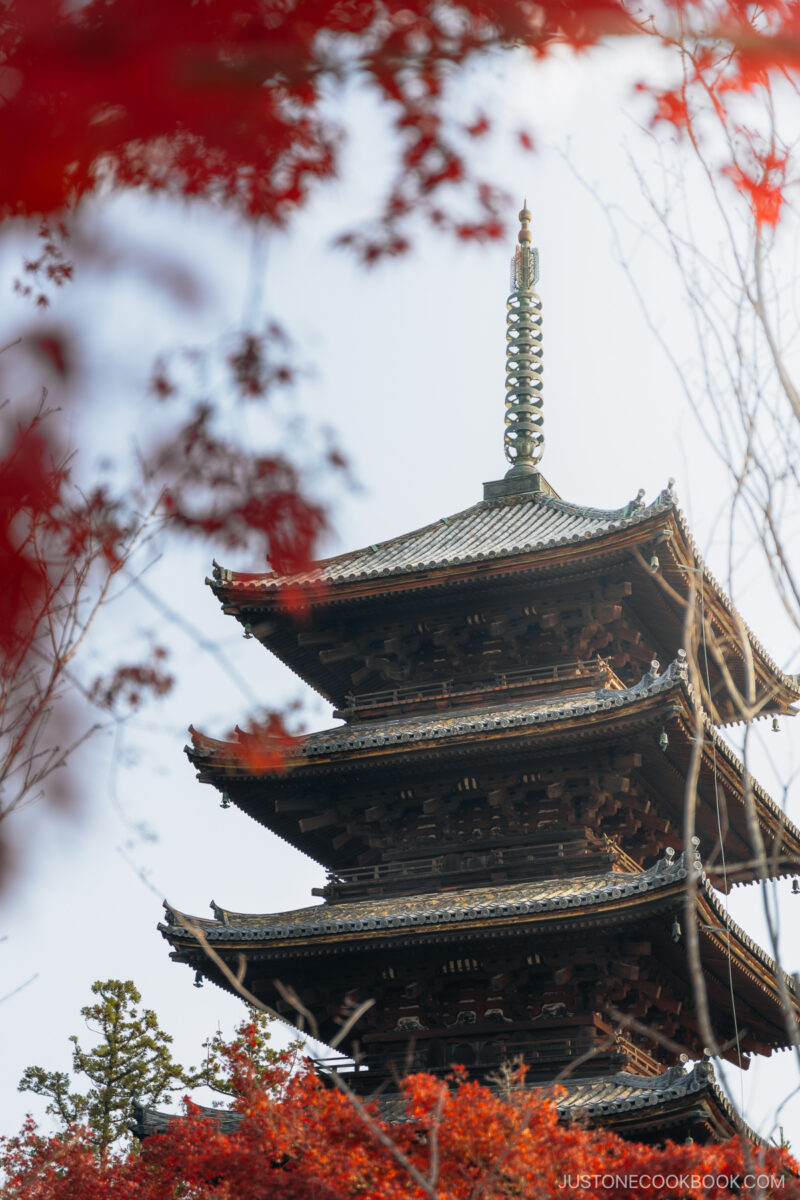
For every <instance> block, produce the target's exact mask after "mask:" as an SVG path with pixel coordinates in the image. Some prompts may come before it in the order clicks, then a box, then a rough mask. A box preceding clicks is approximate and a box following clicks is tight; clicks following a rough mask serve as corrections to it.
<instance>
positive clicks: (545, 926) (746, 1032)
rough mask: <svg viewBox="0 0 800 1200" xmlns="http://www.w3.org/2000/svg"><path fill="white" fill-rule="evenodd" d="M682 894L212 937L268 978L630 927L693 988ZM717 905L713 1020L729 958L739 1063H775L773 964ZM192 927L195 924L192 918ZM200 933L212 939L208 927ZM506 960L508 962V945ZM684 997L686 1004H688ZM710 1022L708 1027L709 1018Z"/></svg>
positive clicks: (710, 954)
mask: <svg viewBox="0 0 800 1200" xmlns="http://www.w3.org/2000/svg"><path fill="white" fill-rule="evenodd" d="M685 888H686V884H685V882H682V881H677V882H675V883H672V884H670V885H669V886H667V887H664V888H661V889H659V890H658V891H656V892H651V893H645V894H644V895H641V896H630V897H623V898H619V899H611V900H608V901H607V902H602V903H599V904H596V905H593V906H592V907H591V908H589V907H586V908H574V909H566V910H559V911H556V912H546V913H526V914H524V915H519V916H507V915H503V916H495V917H490V918H481V919H477V920H463V921H459V922H457V923H454V924H452V925H444V924H437V925H435V926H426V925H418V926H414V927H412V928H402V929H388V928H383V929H380V930H364V931H348V932H346V933H335V934H324V935H315V936H297V937H285V938H280V939H268V938H257V937H253V938H252V939H249V940H247V941H242V939H241V938H236V937H233V936H231V937H230V938H229V939H228V938H226V936H225V932H224V931H221V930H217V936H215V938H214V942H213V947H214V950H215V951H216V953H217V954H219V955H220V956H221V957H222V958H223V959H230V961H231V962H232V963H236V962H237V961H239V960H240V958H241V955H242V954H244V955H245V957H246V960H247V963H248V965H249V966H250V967H251V969H252V964H256V963H262V964H269V972H270V977H274V976H275V973H276V972H279V971H280V969H281V964H284V963H285V964H287V966H288V964H291V963H292V962H296V961H297V960H299V959H309V958H312V959H316V960H320V959H322V960H329V961H330V962H331V963H336V964H338V969H339V970H340V971H342V972H343V973H344V974H345V975H346V973H347V967H346V961H347V960H348V959H352V956H353V955H358V956H361V955H363V954H372V953H374V952H380V951H387V950H388V951H391V952H393V953H396V952H397V951H402V950H407V949H418V948H419V947H420V946H422V945H449V946H457V945H458V946H464V947H470V946H471V945H473V944H474V943H476V942H480V941H485V940H487V939H491V940H492V942H494V943H495V944H497V943H502V942H504V941H509V942H511V941H512V939H518V938H520V937H524V938H525V945H526V948H527V950H528V951H530V947H531V945H532V944H533V943H532V941H531V939H537V938H541V939H543V940H546V939H550V938H553V937H559V938H569V939H573V938H577V939H580V940H583V941H585V940H586V937H587V935H596V934H597V932H598V931H599V930H609V929H616V928H623V927H627V926H631V925H636V926H638V927H640V928H641V929H642V931H645V930H646V931H647V935H648V938H649V939H650V940H653V939H654V938H655V937H656V935H659V950H658V955H657V957H658V961H659V962H660V963H662V965H663V966H665V967H668V968H669V969H670V970H671V971H672V973H673V976H674V977H675V978H677V979H679V980H682V981H686V982H687V985H688V981H689V969H688V961H687V952H686V950H685V941H684V939H685V934H684V935H683V938H682V939H681V941H680V943H679V944H677V945H676V944H675V943H674V941H673V939H672V937H671V935H670V925H671V919H672V918H673V917H674V916H678V917H679V918H682V917H683V906H684V899H685ZM720 913H721V910H720V909H719V907H718V904H717V903H715V902H714V901H713V898H712V896H711V892H710V885H708V884H707V883H703V884H701V887H700V889H699V893H698V909H697V918H696V919H697V923H698V926H699V933H700V938H701V963H702V969H703V975H704V980H705V983H706V987H707V989H708V992H709V1001H710V1007H711V1010H712V1012H719V1011H722V1012H725V1013H726V1015H727V1016H728V1017H729V1018H731V1017H732V1013H731V1008H730V982H729V978H728V960H729V958H730V964H731V968H732V970H733V978H734V995H735V1004H736V1014H737V1021H738V1025H739V1027H740V1045H741V1049H742V1052H743V1053H744V1054H749V1053H759V1054H763V1053H767V1054H769V1053H771V1052H772V1051H773V1050H778V1049H785V1048H786V1047H787V1046H788V1045H790V1044H791V1041H790V1037H789V1034H788V1032H787V1030H786V1026H785V1019H784V1013H783V1008H782V1003H781V998H780V989H779V986H778V982H777V979H776V977H775V971H776V970H777V968H776V966H775V964H774V962H772V960H771V959H770V958H769V957H768V956H767V955H766V954H765V953H764V952H763V951H761V950H760V949H759V948H758V947H757V946H756V944H755V943H754V942H752V941H751V939H749V938H747V936H746V935H744V933H743V931H742V930H740V929H739V927H738V926H736V925H735V924H734V923H733V922H732V921H726V920H725V918H724V916H721V915H720ZM189 919H190V920H192V921H197V919H196V918H189ZM197 924H198V925H199V926H200V927H201V928H203V927H205V928H206V929H208V927H209V923H208V922H207V921H205V920H200V921H197ZM160 928H161V931H162V933H163V935H164V937H165V938H166V939H167V941H168V942H169V943H170V945H171V946H172V947H173V951H172V954H171V957H172V958H173V959H174V960H175V961H178V962H184V963H187V964H188V965H190V966H191V967H192V968H193V969H195V970H199V971H200V972H201V973H202V974H203V975H207V976H208V977H209V978H212V979H213V980H214V982H216V983H218V984H220V986H223V987H227V989H228V990H230V991H233V992H235V988H234V987H233V986H232V985H230V984H229V983H228V981H227V980H226V979H225V977H224V976H222V974H221V973H220V972H219V971H218V969H217V968H215V967H214V966H213V964H211V963H210V961H209V959H208V957H207V955H206V953H205V950H204V949H203V947H202V946H198V944H197V941H196V938H195V936H194V935H193V934H192V933H191V931H190V930H189V929H186V928H184V927H181V926H180V925H169V926H163V925H162V926H160ZM509 953H510V954H511V953H513V951H512V949H511V945H509ZM784 980H785V984H786V990H787V993H788V996H789V999H790V1003H791V1007H792V1013H793V1017H794V1020H795V1022H798V1021H800V1002H799V1001H798V994H797V987H796V984H795V983H794V981H793V980H792V979H791V978H790V977H789V976H788V975H784ZM688 994H689V993H688V987H687V995H688ZM712 1022H713V1018H712ZM726 1057H730V1055H729V1054H728V1055H726Z"/></svg>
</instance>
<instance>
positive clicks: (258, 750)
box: [231, 712, 295, 775]
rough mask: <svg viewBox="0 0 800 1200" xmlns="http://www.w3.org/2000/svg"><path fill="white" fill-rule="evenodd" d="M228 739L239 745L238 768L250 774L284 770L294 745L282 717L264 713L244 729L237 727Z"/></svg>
mask: <svg viewBox="0 0 800 1200" xmlns="http://www.w3.org/2000/svg"><path fill="white" fill-rule="evenodd" d="M231 736H233V737H235V738H236V740H237V742H238V745H237V748H236V764H237V766H238V767H240V768H241V769H242V770H243V771H244V772H245V773H246V774H253V775H263V774H266V773H267V772H270V771H283V770H285V769H286V765H287V759H288V755H289V753H290V751H291V749H292V747H293V746H294V744H295V736H294V735H293V734H291V733H289V731H288V730H287V728H286V725H285V723H284V717H283V714H281V713H277V712H269V713H266V714H265V715H264V716H263V717H262V718H261V719H258V718H255V717H253V718H251V719H250V720H249V721H248V722H247V725H246V727H245V728H244V729H240V728H239V726H238V725H237V726H236V728H235V729H234V731H233V734H232V735H231Z"/></svg>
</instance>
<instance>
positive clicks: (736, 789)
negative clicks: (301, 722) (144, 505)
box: [160, 208, 800, 1141]
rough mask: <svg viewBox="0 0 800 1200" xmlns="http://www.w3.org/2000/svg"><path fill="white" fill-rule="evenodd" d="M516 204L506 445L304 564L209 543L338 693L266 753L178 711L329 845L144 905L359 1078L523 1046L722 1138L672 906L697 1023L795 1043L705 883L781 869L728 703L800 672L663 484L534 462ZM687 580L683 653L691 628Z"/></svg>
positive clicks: (798, 847) (724, 1132) (220, 593)
mask: <svg viewBox="0 0 800 1200" xmlns="http://www.w3.org/2000/svg"><path fill="white" fill-rule="evenodd" d="M520 221H521V227H520V231H519V237H518V245H517V247H516V249H515V253H514V257H513V260H512V269H511V276H512V278H511V295H510V297H509V300H508V318H507V324H508V347H507V361H506V414H505V453H506V456H507V458H508V460H509V463H510V469H509V470H508V473H507V474H506V476H505V477H504V478H503V479H500V480H496V481H493V482H490V483H487V484H485V485H484V489H483V498H482V499H481V500H479V501H478V502H477V503H476V504H474V505H472V506H471V507H470V508H467V509H465V510H464V511H462V512H458V513H456V514H454V515H452V516H446V517H441V518H439V519H437V520H435V521H433V522H432V523H431V524H429V525H427V526H425V527H424V528H422V529H418V530H415V531H413V532H412V533H409V534H406V535H403V536H400V537H395V538H392V539H390V540H389V541H384V542H376V543H375V544H373V545H370V546H367V547H365V548H364V549H362V550H358V551H355V552H354V553H349V554H343V555H339V556H337V557H335V558H330V559H326V560H324V561H321V562H319V563H317V564H315V565H314V567H313V569H311V570H309V571H307V572H303V573H300V574H296V575H293V576H287V575H279V574H276V573H261V574H259V573H254V574H244V573H238V572H234V571H230V570H227V569H224V568H221V567H217V566H215V570H214V578H213V579H212V580H209V581H207V582H208V583H209V584H210V586H211V588H212V590H213V592H214V594H215V595H216V596H217V598H218V599H219V601H220V602H221V604H222V606H223V609H224V611H225V612H226V613H228V614H230V615H231V616H232V617H234V618H235V619H236V620H238V621H239V622H240V624H241V625H242V626H244V628H245V631H246V633H248V634H252V635H253V636H254V637H255V638H257V639H258V640H259V641H260V642H261V643H262V645H263V646H264V647H265V648H266V649H267V650H269V651H270V652H271V653H272V654H275V655H276V656H277V657H278V658H279V659H280V660H281V661H282V662H284V663H286V664H287V665H288V666H289V667H290V668H291V669H292V670H293V671H294V672H295V673H296V674H297V675H298V676H299V677H300V678H301V679H302V680H304V681H305V682H306V683H307V684H308V685H309V686H310V687H312V688H313V689H315V690H316V691H317V692H318V693H319V694H320V695H322V696H323V697H324V698H325V699H326V700H328V701H329V702H330V703H331V704H332V705H333V707H334V710H335V711H334V717H335V719H336V720H337V721H338V722H339V723H338V724H337V725H336V726H335V727H333V728H330V729H326V730H323V731H321V732H315V733H310V734H307V735H305V736H302V737H298V738H296V739H294V740H293V741H292V743H291V745H290V746H289V748H288V750H286V752H285V760H284V763H283V767H282V769H280V770H272V771H268V772H265V771H263V770H259V768H258V760H259V753H258V750H259V743H258V739H257V735H256V734H252V733H247V732H244V731H237V736H236V739H235V740H232V741H220V740H215V739H213V738H211V737H208V736H206V735H205V734H204V733H200V732H198V731H196V730H192V731H191V735H192V742H191V746H190V747H187V753H188V756H189V759H190V760H191V762H192V764H193V765H194V767H195V768H196V770H197V773H198V778H199V779H200V781H201V782H204V783H210V784H212V785H213V786H214V787H215V788H216V789H217V790H218V791H219V792H220V793H221V794H222V798H223V800H222V802H223V807H228V806H229V805H230V804H233V805H236V806H237V807H238V808H240V809H241V810H242V811H244V812H245V813H247V814H248V815H249V816H250V817H252V818H253V819H254V820H255V821H256V822H258V823H259V824H260V825H263V826H265V827H266V828H268V829H270V830H272V831H273V832H274V833H276V834H277V835H278V836H279V837H281V838H283V839H284V840H285V841H287V842H288V843H289V844H290V845H292V846H294V847H296V848H297V849H298V850H300V851H302V852H303V853H304V854H307V855H308V856H310V857H311V858H312V859H314V860H315V861H316V862H318V863H320V864H321V865H323V866H324V867H325V868H326V869H327V884H326V886H324V887H322V888H319V889H314V893H315V895H316V896H317V898H318V902H317V903H312V904H310V905H309V906H308V907H306V908H302V909H299V910H294V911H291V912H278V913H240V912H234V911H231V910H229V909H227V908H224V907H221V906H219V905H218V904H216V903H213V902H212V905H211V908H212V912H213V917H212V918H199V917H188V916H186V915H185V914H183V913H181V912H180V911H179V910H177V909H174V908H172V907H171V906H169V905H166V906H165V907H166V920H165V923H164V924H162V926H160V928H161V930H162V932H163V934H164V936H165V937H166V939H167V941H168V942H169V944H170V946H171V947H172V957H173V958H174V959H175V960H176V961H177V962H181V963H184V964H186V965H188V966H189V967H191V969H192V970H193V971H195V972H196V973H197V981H198V982H200V981H202V979H207V980H209V981H211V982H213V983H216V984H217V985H219V986H221V987H224V988H229V989H230V988H231V987H232V984H231V983H230V981H229V978H228V976H227V975H226V974H225V972H224V971H223V970H222V968H221V967H220V965H219V964H220V963H222V964H227V965H228V966H229V967H230V968H231V970H232V971H233V973H234V974H236V973H237V972H238V974H239V977H240V978H241V979H242V982H243V984H244V986H245V988H246V989H247V990H248V991H249V992H250V993H251V994H253V995H255V996H256V997H257V998H258V999H259V1000H260V1001H262V1002H263V1003H264V1004H265V1005H267V1006H268V1007H269V1008H270V1009H272V1010H273V1011H276V1012H277V1013H279V1014H281V1015H282V1016H283V1017H284V1018H285V1019H286V1020H287V1021H289V1022H290V1023H291V1024H295V1023H296V1020H297V1016H298V1014H299V1013H302V1014H304V1017H305V1018H306V1019H307V1021H310V1022H311V1024H312V1028H313V1030H314V1032H315V1035H316V1036H317V1037H318V1038H319V1039H320V1040H321V1041H323V1042H328V1043H329V1042H331V1041H332V1040H334V1039H335V1037H336V1035H337V1033H338V1032H339V1031H341V1030H342V1029H343V1028H345V1027H347V1026H349V1028H348V1029H347V1032H346V1036H345V1037H344V1038H343V1040H342V1041H341V1044H340V1047H339V1048H340V1051H341V1052H342V1053H343V1054H345V1055H347V1056H349V1059H350V1060H351V1061H352V1062H354V1063H355V1069H354V1068H352V1067H351V1069H350V1073H349V1075H348V1080H349V1082H350V1083H351V1084H352V1086H354V1087H355V1088H356V1089H358V1090H361V1091H362V1092H367V1093H369V1094H374V1093H381V1092H383V1093H384V1094H389V1093H393V1092H394V1093H396V1092H397V1079H398V1077H399V1076H401V1075H402V1074H403V1073H405V1072H407V1071H409V1070H415V1071H418V1070H423V1071H428V1072H432V1073H434V1074H441V1075H444V1074H446V1073H447V1072H449V1070H450V1069H451V1065H452V1064H461V1065H463V1066H464V1067H465V1068H466V1070H467V1071H468V1072H469V1074H470V1075H471V1076H473V1077H475V1078H478V1079H481V1080H484V1081H489V1082H491V1080H492V1079H493V1077H494V1076H495V1074H496V1072H497V1070H498V1067H499V1066H500V1065H501V1064H503V1063H504V1062H507V1061H522V1062H524V1063H525V1065H526V1067H527V1075H526V1078H527V1081H528V1083H530V1084H532V1085H540V1084H541V1085H545V1084H548V1083H550V1082H552V1081H554V1080H556V1079H558V1080H561V1081H562V1082H563V1083H564V1084H565V1086H566V1087H567V1095H566V1098H565V1099H562V1100H561V1101H560V1110H561V1113H562V1116H563V1118H564V1119H565V1120H567V1119H574V1118H580V1119H582V1120H584V1121H588V1122H589V1123H600V1124H603V1125H606V1126H609V1127H612V1128H615V1129H618V1130H619V1131H620V1132H622V1133H625V1134H626V1135H629V1136H631V1137H635V1138H637V1139H641V1140H647V1139H650V1140H661V1139H662V1138H664V1137H672V1138H684V1137H693V1138H695V1139H697V1140H705V1141H707V1140H714V1139H721V1138H725V1137H728V1136H730V1134H731V1133H732V1132H733V1131H734V1128H735V1126H736V1118H735V1115H734V1113H733V1111H732V1109H731V1107H730V1105H729V1104H728V1101H727V1100H726V1098H725V1096H724V1094H723V1092H722V1090H721V1089H720V1087H719V1086H718V1085H717V1084H716V1083H715V1081H714V1073H713V1067H712V1065H711V1063H710V1061H709V1056H708V1048H707V1046H706V1039H705V1038H704V1034H703V1030H704V1028H706V1029H707V1026H704V1025H703V1023H702V1021H701V1019H700V1017H699V1015H698V1012H697V1009H696V1004H695V997H694V995H693V991H692V985H691V981H690V957H689V933H690V932H691V933H692V935H693V936H694V937H696V939H697V943H698V945H699V958H700V963H701V968H702V973H703V978H704V982H705V988H706V992H707V996H708V1007H709V1010H710V1012H711V1014H712V1021H713V1033H714V1037H715V1039H716V1045H715V1047H714V1053H715V1054H717V1055H719V1056H720V1057H722V1058H723V1059H726V1060H728V1061H730V1062H733V1063H736V1064H738V1065H739V1066H742V1067H747V1065H748V1063H749V1060H750V1058H751V1056H752V1055H768V1054H770V1053H772V1052H773V1051H775V1050H779V1049H781V1048H784V1047H786V1046H787V1045H788V1044H789V1043H790V1040H791V1034H790V1033H789V1032H787V1027H788V1026H789V1025H791V1023H792V1021H793V1020H794V1019H796V1017H797V1016H798V1015H800V1007H799V1006H798V995H797V991H796V987H795V982H794V980H793V979H792V977H790V976H789V975H786V974H784V973H783V972H782V971H780V969H779V968H778V967H777V965H776V964H775V962H774V961H773V960H772V959H771V958H770V957H769V955H768V954H766V953H765V952H764V951H763V950H762V949H761V948H760V947H759V946H757V945H756V944H755V943H754V942H753V941H751V939H750V938H749V937H748V936H747V935H746V933H745V932H744V931H743V930H742V929H741V928H739V926H738V925H737V924H735V923H734V922H733V921H732V920H731V919H730V917H729V916H728V915H727V911H726V906H725V902H724V895H725V893H726V892H727V891H728V890H729V889H730V887H731V886H732V885H734V884H748V883H752V882H754V881H758V880H763V879H764V878H769V877H776V876H779V875H784V874H789V873H791V872H793V871H794V870H796V869H797V867H798V865H800V830H798V829H797V828H796V826H795V825H793V824H792V823H791V822H790V821H789V820H788V819H787V817H786V816H785V814H784V813H783V812H782V810H781V809H780V807H779V806H778V805H777V804H776V803H775V802H774V801H773V800H772V799H770V797H769V796H768V795H767V793H766V792H765V791H764V790H763V789H762V788H761V787H760V786H759V784H758V783H757V782H756V781H755V780H753V779H752V778H751V777H749V776H747V775H746V773H745V770H744V767H743V764H742V762H741V761H740V760H739V759H738V758H737V757H736V755H735V754H734V753H733V752H732V750H731V749H730V748H729V746H728V744H727V742H726V741H725V740H723V738H722V736H721V735H720V732H719V730H720V727H723V726H726V725H733V724H735V723H737V722H739V721H740V720H741V719H742V717H743V712H744V706H743V700H742V697H744V696H749V705H750V711H751V712H752V711H753V710H757V711H758V712H759V713H760V714H763V715H765V716H766V715H769V716H771V717H776V716H777V715H780V714H781V713H790V712H791V711H792V709H791V706H792V704H793V702H795V701H796V700H797V698H798V696H800V680H798V677H797V676H791V675H787V674H785V673H784V672H782V671H781V670H780V669H779V668H778V666H777V665H776V664H775V662H773V661H772V659H771V658H770V657H769V655H768V654H767V653H766V651H765V650H764V648H763V647H762V646H761V645H760V643H759V642H758V641H757V640H756V639H755V637H754V636H753V635H752V634H751V633H750V631H749V630H748V629H747V627H746V626H745V625H744V623H743V621H742V620H741V618H740V617H739V615H738V614H737V613H736V611H735V609H734V608H733V605H732V604H731V602H730V600H729V599H728V598H727V597H726V595H725V594H724V592H723V591H722V589H721V588H720V587H719V586H718V584H717V583H716V582H715V580H714V579H713V577H712V576H711V574H710V573H709V571H708V570H707V568H706V566H705V564H704V563H703V561H702V559H701V557H700V555H699V553H698V551H697V548H696V547H695V544H694V542H693V540H692V536H691V533H690V531H689V529H688V527H687V524H686V521H685V519H684V517H683V515H682V513H681V511H680V509H679V507H678V503H677V500H676V497H675V494H674V491H673V486H672V483H670V486H669V487H668V488H667V489H665V490H664V491H663V492H661V494H660V495H659V496H657V498H656V499H655V500H654V501H653V502H652V503H650V504H645V503H644V500H643V498H642V494H641V493H640V495H639V496H637V497H636V498H635V499H634V500H631V501H630V502H629V503H627V504H625V505H624V506H623V507H621V508H619V509H614V510H607V509H599V508H591V507H586V506H583V505H578V504H573V503H569V502H567V501H565V500H562V499H561V498H560V496H559V495H558V494H557V493H556V492H555V490H554V489H553V488H552V487H551V485H550V484H549V483H548V482H547V481H546V480H545V478H544V476H543V475H542V474H541V471H540V460H541V457H542V451H543V446H544V438H543V428H542V422H543V397H542V308H541V301H540V299H539V296H538V295H537V292H536V290H535V288H536V283H537V277H538V255H537V252H536V250H534V249H533V247H532V245H531V232H530V228H529V224H530V213H529V212H528V210H527V208H523V211H522V212H521V213H520ZM290 585H291V586H292V587H293V588H295V589H297V588H300V589H302V591H303V593H304V595H305V598H306V600H307V602H308V605H309V612H310V616H309V618H308V620H307V621H306V622H305V623H304V624H302V625H300V624H298V623H297V622H296V620H295V619H294V618H293V616H292V615H291V613H290V612H287V609H286V606H285V604H284V603H283V602H282V597H283V592H284V589H285V588H286V587H287V586H290ZM687 608H688V609H689V611H690V612H692V611H693V612H694V613H695V617H696V619H695V622H694V626H693V628H694V629H695V630H697V629H699V631H700V633H699V635H697V636H698V637H699V638H700V639H701V640H702V644H703V647H704V651H705V652H704V654H703V655H702V656H700V655H696V656H694V657H695V658H696V659H697V661H698V666H693V658H692V656H691V655H687V653H686V651H685V650H684V649H683V648H682V647H683V646H684V644H685V641H686V630H687V629H688V627H689V626H688V623H687ZM661 664H663V665H661ZM753 689H754V692H755V694H753ZM692 781H694V782H692ZM687 795H690V796H691V797H692V799H693V803H692V804H691V805H687V804H686V803H685V797H686V796H687ZM687 813H688V814H689V817H687ZM689 818H690V819H689ZM756 829H757V834H758V835H759V836H760V840H761V842H762V843H763V848H764V851H765V854H764V855H763V856H761V857H759V854H757V853H756V850H755V849H754V837H755V836H756V834H755V831H756ZM756 840H758V839H756ZM688 883H691V884H692V886H693V890H694V891H695V892H696V899H695V903H694V904H693V907H687V903H686V894H687V884H688ZM687 913H689V914H690V915H689V917H688V918H687ZM687 919H688V920H689V921H690V922H692V923H693V924H694V925H695V926H696V931H695V930H688V929H687V928H686V925H687ZM207 947H210V948H211V950H212V951H213V952H214V954H213V956H209V954H208V953H207V949H206V948H207ZM242 972H243V975H242ZM787 997H788V1004H789V1006H790V1008H791V1013H792V1016H791V1017H787V1014H786V1003H787ZM356 1013H360V1015H359V1017H358V1019H357V1020H356V1021H352V1017H353V1015H354V1014H356ZM306 1027H308V1024H307V1025H306ZM687 1060H693V1061H694V1062H695V1065H694V1066H693V1067H691V1068H689V1067H688V1066H687Z"/></svg>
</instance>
